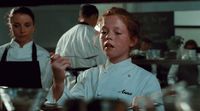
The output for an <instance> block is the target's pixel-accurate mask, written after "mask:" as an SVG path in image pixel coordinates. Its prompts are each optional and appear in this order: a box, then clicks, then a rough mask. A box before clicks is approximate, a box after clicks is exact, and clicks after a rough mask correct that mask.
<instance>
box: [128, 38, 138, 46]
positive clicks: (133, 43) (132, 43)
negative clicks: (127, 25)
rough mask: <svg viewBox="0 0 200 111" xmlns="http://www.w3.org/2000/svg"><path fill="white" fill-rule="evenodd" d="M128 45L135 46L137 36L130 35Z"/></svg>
mask: <svg viewBox="0 0 200 111" xmlns="http://www.w3.org/2000/svg"><path fill="white" fill-rule="evenodd" d="M130 40H131V42H130V47H135V46H136V45H137V43H138V37H131V39H130Z"/></svg>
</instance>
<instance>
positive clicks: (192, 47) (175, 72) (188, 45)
mask: <svg viewBox="0 0 200 111" xmlns="http://www.w3.org/2000/svg"><path fill="white" fill-rule="evenodd" d="M197 48H198V45H197V43H196V41H194V40H187V41H186V42H185V44H184V50H183V52H184V53H183V54H181V59H182V60H197V55H196V51H197ZM199 73H200V65H195V64H190V63H188V64H186V65H184V64H173V65H172V66H171V67H170V69H169V73H168V77H167V81H168V84H169V85H174V84H176V83H177V82H180V81H184V82H186V84H187V85H198V84H200V77H199V76H200V74H199Z"/></svg>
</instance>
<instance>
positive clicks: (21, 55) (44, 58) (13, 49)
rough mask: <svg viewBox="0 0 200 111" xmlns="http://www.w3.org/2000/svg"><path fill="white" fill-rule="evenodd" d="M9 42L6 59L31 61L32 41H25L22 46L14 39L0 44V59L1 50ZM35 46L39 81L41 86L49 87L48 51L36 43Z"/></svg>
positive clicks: (50, 76) (50, 78)
mask: <svg viewBox="0 0 200 111" xmlns="http://www.w3.org/2000/svg"><path fill="white" fill-rule="evenodd" d="M9 44H10V48H9V49H8V54H7V61H32V44H33V41H30V42H28V43H26V44H25V45H24V46H23V47H20V45H19V44H18V43H17V42H15V41H14V39H12V40H11V42H10V43H7V44H4V45H2V46H0V59H1V58H2V55H3V52H4V50H5V48H6V46H8V45H9ZM36 48H37V59H38V61H39V65H40V71H41V79H42V81H41V83H42V87H43V88H45V89H46V88H50V87H51V85H52V73H53V72H52V69H51V65H50V55H49V53H48V52H47V51H46V50H45V49H44V48H42V47H40V46H39V45H37V44H36Z"/></svg>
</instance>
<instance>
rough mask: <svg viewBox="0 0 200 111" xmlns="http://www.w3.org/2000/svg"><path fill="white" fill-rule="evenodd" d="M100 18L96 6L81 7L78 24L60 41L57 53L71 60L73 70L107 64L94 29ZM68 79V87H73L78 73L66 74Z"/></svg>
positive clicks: (84, 5)
mask: <svg viewBox="0 0 200 111" xmlns="http://www.w3.org/2000/svg"><path fill="white" fill-rule="evenodd" d="M98 16H99V12H98V9H97V8H96V6H94V5H91V4H83V5H81V7H80V11H79V18H78V24H77V25H75V26H74V27H72V28H71V29H69V30H68V31H67V32H65V33H64V34H63V35H62V36H61V38H60V39H59V41H58V43H57V47H56V51H55V53H56V54H59V55H61V56H64V57H67V58H69V59H70V61H71V67H72V68H87V67H93V66H96V65H98V64H103V63H105V61H106V56H105V54H104V53H103V51H102V50H101V48H100V47H101V46H100V41H99V37H98V35H97V34H98V32H97V31H96V30H95V29H94V27H95V26H96V24H97V20H98ZM90 57H91V58H90ZM86 58H88V59H86ZM66 77H67V78H66V80H68V81H69V83H68V87H69V88H71V87H73V85H74V84H75V82H76V78H77V73H76V74H75V73H73V74H72V73H66Z"/></svg>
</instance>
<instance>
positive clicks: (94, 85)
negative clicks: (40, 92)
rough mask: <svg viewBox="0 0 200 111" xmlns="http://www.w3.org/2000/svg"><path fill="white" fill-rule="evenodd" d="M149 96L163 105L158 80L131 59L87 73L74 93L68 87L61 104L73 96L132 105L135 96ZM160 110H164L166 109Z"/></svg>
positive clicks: (50, 96)
mask: <svg viewBox="0 0 200 111" xmlns="http://www.w3.org/2000/svg"><path fill="white" fill-rule="evenodd" d="M50 93H52V91H51V92H50ZM149 95H154V96H151V98H152V99H154V100H155V101H157V102H161V103H162V93H161V88H160V84H159V82H158V80H157V78H156V77H155V76H154V75H153V74H152V73H150V72H148V71H146V70H144V69H142V68H141V67H139V66H136V65H135V64H133V63H132V62H131V59H127V60H124V61H122V62H120V63H117V64H112V63H110V62H107V63H106V64H105V65H100V66H98V67H95V68H92V69H89V70H86V71H84V72H83V73H82V74H80V76H79V78H78V82H77V84H76V85H75V86H74V87H73V88H72V89H71V90H69V89H68V88H67V87H65V88H64V93H63V95H62V96H61V98H60V99H59V100H58V101H57V103H58V104H61V105H62V104H63V103H64V102H65V100H66V99H69V98H73V97H75V98H82V99H85V100H91V99H93V98H111V99H112V98H115V99H121V100H124V101H126V102H127V103H128V104H129V105H131V103H132V102H133V99H134V97H136V96H149ZM155 95H156V96H155ZM48 100H49V101H53V98H52V95H48ZM158 109H159V110H158V111H164V107H163V106H161V107H158Z"/></svg>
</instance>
